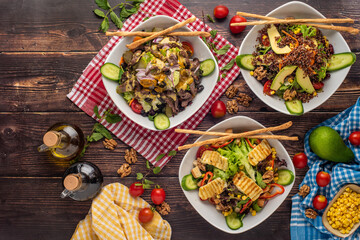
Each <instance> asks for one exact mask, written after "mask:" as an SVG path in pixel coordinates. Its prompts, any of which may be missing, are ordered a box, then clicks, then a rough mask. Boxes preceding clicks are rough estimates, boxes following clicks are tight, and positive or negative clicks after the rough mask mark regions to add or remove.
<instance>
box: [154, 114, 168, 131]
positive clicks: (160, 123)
mask: <svg viewBox="0 0 360 240" xmlns="http://www.w3.org/2000/svg"><path fill="white" fill-rule="evenodd" d="M154 125H155V127H156V129H159V130H164V129H167V128H169V127H170V120H169V118H168V117H167V116H166V115H165V114H163V113H160V114H158V115H156V117H155V118H154Z"/></svg>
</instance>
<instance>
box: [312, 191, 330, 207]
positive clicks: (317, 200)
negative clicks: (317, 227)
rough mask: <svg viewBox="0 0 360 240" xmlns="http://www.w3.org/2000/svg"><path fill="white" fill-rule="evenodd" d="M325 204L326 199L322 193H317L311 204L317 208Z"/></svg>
mask: <svg viewBox="0 0 360 240" xmlns="http://www.w3.org/2000/svg"><path fill="white" fill-rule="evenodd" d="M326 205H327V199H326V197H325V196H323V195H317V196H316V197H315V198H314V200H313V206H314V208H316V209H317V210H321V209H324V208H325V207H326Z"/></svg>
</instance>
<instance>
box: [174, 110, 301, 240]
mask: <svg viewBox="0 0 360 240" xmlns="http://www.w3.org/2000/svg"><path fill="white" fill-rule="evenodd" d="M227 128H232V129H233V130H234V132H243V131H250V130H254V129H259V128H264V126H263V125H261V124H260V123H258V122H257V121H255V120H253V119H251V118H248V117H244V116H236V117H232V118H229V119H226V120H224V121H222V122H220V123H218V124H216V125H215V126H213V127H212V128H210V129H209V130H208V131H216V132H223V131H225V129H227ZM210 138H211V136H202V137H200V138H198V139H197V140H196V142H198V141H203V140H206V139H210ZM269 143H270V145H271V146H272V147H274V148H275V149H276V151H277V156H278V157H279V158H280V159H284V160H285V161H286V163H287V167H286V168H287V169H289V170H291V171H292V172H293V173H294V175H295V168H294V165H293V163H292V161H291V159H290V156H289V154H288V153H287V151H286V150H285V148H284V146H283V145H282V144H281V143H280V142H279V141H278V140H271V139H270V140H269ZM198 149H199V148H198V147H196V148H191V149H190V150H189V151H188V152H187V153H186V154H185V156H184V158H183V160H182V162H181V164H180V168H179V181H180V185H181V180H182V178H183V177H184V176H185V175H187V174H189V173H190V171H191V169H192V168H193V165H192V163H193V161H194V160H195V159H196V152H197V150H198ZM294 182H295V181H294ZM294 182H292V183H291V184H290V185H288V186H285V192H284V193H283V194H281V195H278V196H276V197H274V198H273V199H270V200H269V201H268V203H267V204H266V206H265V207H264V209H262V210H261V211H260V212H258V213H257V214H256V216H251V214H247V215H246V216H245V218H244V219H243V224H244V225H243V227H241V228H239V229H237V230H231V229H230V228H229V227H228V226H227V225H226V222H225V217H224V216H223V215H222V214H221V212H220V211H218V210H216V209H215V206H214V205H212V204H210V203H209V202H208V201H201V200H200V198H199V191H198V190H193V191H184V190H183V192H184V194H185V196H186V198H187V199H188V200H189V202H190V203H191V205H192V206H193V207H194V208H195V210H196V211H197V212H198V213H199V214H200V215H201V216H202V217H203V218H204V219H205V220H206V221H208V222H209V223H210V224H211V225H213V226H214V227H216V228H218V229H220V230H222V231H224V232H227V233H232V234H236V233H242V232H246V231H247V230H249V229H251V228H253V227H255V226H257V225H259V224H260V223H261V222H263V221H264V220H265V219H267V218H268V217H270V216H271V214H273V213H274V212H275V211H276V209H277V208H278V207H279V206H280V205H281V204H282V202H284V200H285V199H286V197H287V196H288V194H289V193H290V190H291V188H292V187H293V185H294Z"/></svg>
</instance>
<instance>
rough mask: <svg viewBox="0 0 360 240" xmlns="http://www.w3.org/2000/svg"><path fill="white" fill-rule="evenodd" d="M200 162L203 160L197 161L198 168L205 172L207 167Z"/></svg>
mask: <svg viewBox="0 0 360 240" xmlns="http://www.w3.org/2000/svg"><path fill="white" fill-rule="evenodd" d="M200 160H201V158H198V159H196V166H197V167H198V168H200V170H201V171H203V172H205V171H206V166H205V164H203V163H202V162H201V161H200Z"/></svg>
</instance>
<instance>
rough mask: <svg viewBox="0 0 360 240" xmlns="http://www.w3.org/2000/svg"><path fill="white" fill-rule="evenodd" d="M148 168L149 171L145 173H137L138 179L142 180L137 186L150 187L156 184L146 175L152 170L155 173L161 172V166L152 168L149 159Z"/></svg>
mask: <svg viewBox="0 0 360 240" xmlns="http://www.w3.org/2000/svg"><path fill="white" fill-rule="evenodd" d="M146 169H148V171H147V173H146V174H145V175H144V174H142V173H136V179H137V180H141V183H139V184H137V186H142V187H143V188H144V189H150V188H151V185H153V184H155V183H154V182H153V181H150V180H148V179H147V178H146V177H147V176H148V175H149V174H150V173H151V172H152V173H154V174H158V173H160V172H161V168H160V167H154V168H152V167H151V166H150V163H149V161H146Z"/></svg>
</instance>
